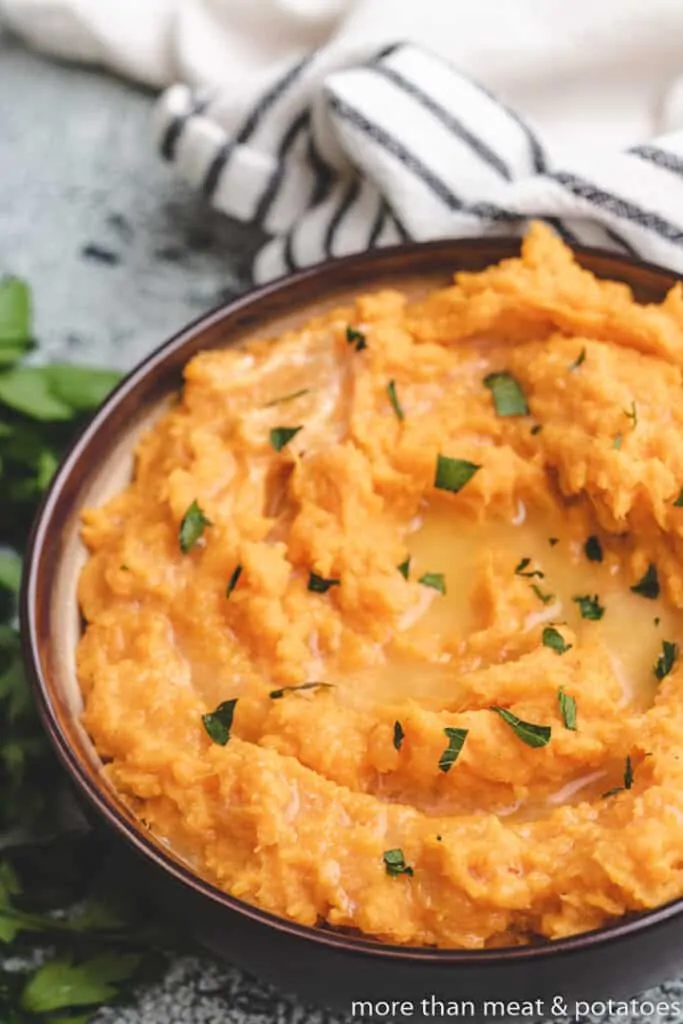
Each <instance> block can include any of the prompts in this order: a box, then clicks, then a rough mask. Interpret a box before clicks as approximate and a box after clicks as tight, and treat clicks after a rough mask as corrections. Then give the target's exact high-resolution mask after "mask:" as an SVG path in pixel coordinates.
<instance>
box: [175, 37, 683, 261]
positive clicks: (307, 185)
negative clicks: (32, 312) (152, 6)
mask: <svg viewBox="0 0 683 1024" xmlns="http://www.w3.org/2000/svg"><path fill="white" fill-rule="evenodd" d="M320 59H321V58H320V52H314V53H313V54H311V55H310V56H307V57H306V58H305V59H303V60H299V61H298V62H295V63H292V64H290V65H289V66H287V67H286V68H285V69H284V70H283V71H282V72H281V73H280V74H279V75H278V76H277V77H275V78H274V80H273V81H272V83H271V85H270V87H269V88H267V89H266V90H265V91H264V92H263V93H262V95H261V97H260V99H259V100H258V102H257V103H256V104H255V105H254V106H253V107H252V108H251V109H250V110H248V111H247V113H246V114H245V113H244V111H243V110H240V111H239V118H236V117H235V104H234V103H231V102H230V97H226V96H225V95H224V94H222V93H221V91H220V90H216V91H213V92H207V91H202V90H199V91H193V90H191V89H190V88H188V87H187V86H183V85H177V86H173V87H172V88H170V89H168V90H167V91H166V92H165V93H164V94H163V96H162V98H161V100H160V101H159V105H158V109H157V124H156V129H157V133H158V140H159V146H160V149H161V152H162V154H163V156H164V157H165V158H166V159H167V160H169V161H171V162H172V163H173V164H175V166H176V167H177V169H178V171H179V172H180V173H181V174H182V176H183V177H184V178H185V179H187V180H188V181H189V182H190V183H191V184H192V185H194V186H195V187H197V188H198V189H200V190H201V191H202V192H203V193H204V195H205V196H206V197H207V198H208V199H209V200H210V201H211V202H212V203H213V205H214V206H215V207H216V208H217V209H219V210H222V211H223V212H224V213H226V214H229V215H230V216H232V217H235V218H237V219H239V220H241V221H246V222H250V223H253V224H255V225H258V226H260V227H261V228H262V229H263V230H264V231H265V232H266V233H267V234H268V235H269V236H270V238H269V240H268V242H267V243H266V244H265V245H264V247H263V248H262V249H261V251H260V252H259V253H258V255H257V258H256V261H255V265H254V278H255V280H256V281H266V280H270V279H272V278H274V277H277V276H279V275H281V274H284V273H287V272H289V271H292V270H295V269H297V268H299V267H307V266H310V265H311V264H314V263H317V262H319V261H320V260H323V259H325V258H327V257H330V256H342V255H346V254H349V253H354V252H358V251H361V250H364V249H368V248H372V247H374V246H385V245H391V244H395V243H397V242H401V241H407V240H426V239H432V238H443V237H465V236H474V235H517V234H521V233H522V232H523V230H524V228H525V225H526V223H527V222H528V219H529V218H540V219H543V220H546V221H548V222H549V223H550V224H552V225H553V226H554V227H555V228H556V230H557V231H558V232H559V233H560V234H561V235H562V236H563V237H564V238H566V239H567V240H568V241H569V242H570V243H572V242H575V243H583V244H587V245H595V246H601V247H603V248H607V249H611V250H614V251H616V252H620V253H631V254H637V255H638V256H640V257H642V258H644V259H647V260H650V261H652V262H655V263H660V264H664V265H667V266H669V267H671V268H673V269H675V270H680V271H683V131H675V132H672V133H670V134H668V135H665V136H663V137H661V138H658V139H657V140H656V141H653V142H652V143H649V144H647V145H636V146H634V147H633V148H631V149H628V150H626V151H623V152H614V153H609V152H608V153H605V152H604V151H601V152H599V153H592V152H590V151H582V152H576V153H573V154H571V156H570V158H566V157H564V158H562V159H559V160H554V159H553V158H552V157H551V156H550V155H549V153H548V151H547V149H546V147H545V146H544V142H543V139H541V138H539V136H538V134H537V133H535V132H534V131H533V130H532V128H531V127H530V126H529V125H528V124H527V123H525V121H524V120H523V119H522V118H521V117H520V116H518V115H517V114H516V113H515V112H514V111H513V110H511V109H509V107H508V106H506V105H505V104H504V103H501V102H500V101H499V100H498V99H496V97H495V96H493V95H491V94H490V92H489V91H488V90H486V89H484V88H483V87H482V86H481V85H479V84H477V83H476V82H475V81H473V80H472V79H471V78H469V77H466V76H465V75H463V74H461V73H459V72H458V70H457V68H455V67H453V66H451V65H450V64H449V63H448V62H446V61H445V60H444V59H443V58H441V57H438V56H436V55H434V54H432V53H430V52H428V51H426V50H425V49H423V48H421V47H419V46H417V45H414V44H411V43H398V44H395V45H392V46H388V47H384V48H383V49H381V50H379V52H377V51H376V52H374V53H372V54H370V55H368V56H367V58H366V59H364V60H362V61H358V62H355V63H353V64H352V65H350V66H348V67H346V68H343V69H341V70H339V69H336V70H335V69H331V70H330V71H329V73H325V69H324V68H322V69H321V67H320V66H319V61H320Z"/></svg>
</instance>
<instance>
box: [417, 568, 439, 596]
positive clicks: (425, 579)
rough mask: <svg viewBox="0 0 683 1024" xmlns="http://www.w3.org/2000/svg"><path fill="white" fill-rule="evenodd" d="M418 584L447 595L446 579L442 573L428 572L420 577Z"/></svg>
mask: <svg viewBox="0 0 683 1024" xmlns="http://www.w3.org/2000/svg"><path fill="white" fill-rule="evenodd" d="M417 582H418V583H421V584H422V585H423V586H425V587H431V588H432V589H433V590H438V591H439V593H440V594H445V593H446V577H445V576H444V574H443V573H442V572H426V573H424V575H423V576H420V578H419V580H418V581H417Z"/></svg>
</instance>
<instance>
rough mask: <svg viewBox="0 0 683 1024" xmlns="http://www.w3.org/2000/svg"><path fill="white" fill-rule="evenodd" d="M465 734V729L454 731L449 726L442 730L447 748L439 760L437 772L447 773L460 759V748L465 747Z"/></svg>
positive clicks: (466, 731)
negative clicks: (446, 741)
mask: <svg viewBox="0 0 683 1024" xmlns="http://www.w3.org/2000/svg"><path fill="white" fill-rule="evenodd" d="M467 733H468V730H467V729H455V728H452V727H451V726H447V727H446V728H445V729H444V735H445V736H446V739H447V740H448V746H447V747H446V749H445V750H444V752H443V754H442V755H441V757H440V758H439V771H441V772H449V771H450V770H451V768H452V767H453V765H454V764H455V762H456V761H457V760H458V758H459V757H460V752H461V751H462V748H463V747H464V746H465V740H466V739H467Z"/></svg>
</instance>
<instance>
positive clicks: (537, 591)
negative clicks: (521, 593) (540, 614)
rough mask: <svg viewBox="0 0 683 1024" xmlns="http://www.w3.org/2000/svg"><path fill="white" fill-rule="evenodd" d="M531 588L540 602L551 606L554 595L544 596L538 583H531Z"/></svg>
mask: <svg viewBox="0 0 683 1024" xmlns="http://www.w3.org/2000/svg"><path fill="white" fill-rule="evenodd" d="M530 586H531V589H532V590H533V592H534V594H535V595H536V597H537V598H538V599H539V601H542V602H543V604H549V603H550V602H551V601H552V599H553V598H554V597H555V595H554V594H544V593H543V591H542V590H541V588H540V587H539V585H538V583H531V584H530Z"/></svg>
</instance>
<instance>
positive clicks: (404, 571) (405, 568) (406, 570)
mask: <svg viewBox="0 0 683 1024" xmlns="http://www.w3.org/2000/svg"><path fill="white" fill-rule="evenodd" d="M397 568H398V571H399V572H400V574H401V576H402V577H403V579H404V580H407V579H408V577H409V575H410V555H408V557H407V558H406V560H405V561H404V562H401V564H400V565H399V566H397Z"/></svg>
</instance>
